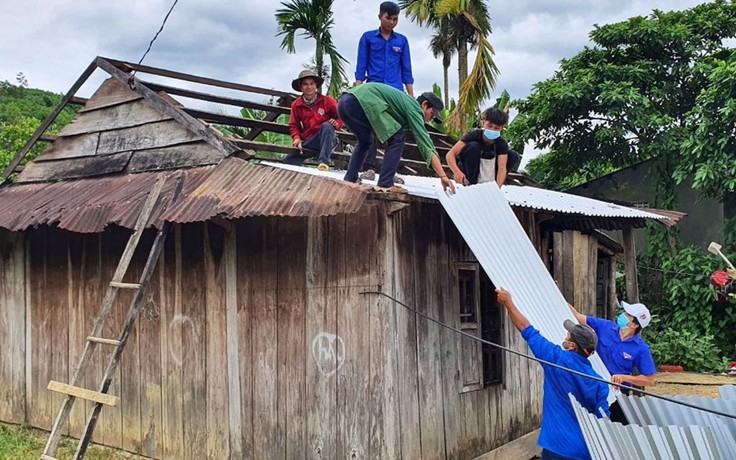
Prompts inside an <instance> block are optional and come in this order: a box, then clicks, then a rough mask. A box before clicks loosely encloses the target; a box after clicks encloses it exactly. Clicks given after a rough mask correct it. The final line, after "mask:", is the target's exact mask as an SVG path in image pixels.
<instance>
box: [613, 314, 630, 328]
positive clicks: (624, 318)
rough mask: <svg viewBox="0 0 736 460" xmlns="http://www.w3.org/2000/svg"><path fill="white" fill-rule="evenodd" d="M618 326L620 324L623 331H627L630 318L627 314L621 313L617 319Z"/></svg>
mask: <svg viewBox="0 0 736 460" xmlns="http://www.w3.org/2000/svg"><path fill="white" fill-rule="evenodd" d="M616 324H618V326H619V327H620V328H621V329H626V327H628V325H629V318H628V317H627V316H626V314H625V313H621V314H620V315H618V316H617V317H616Z"/></svg>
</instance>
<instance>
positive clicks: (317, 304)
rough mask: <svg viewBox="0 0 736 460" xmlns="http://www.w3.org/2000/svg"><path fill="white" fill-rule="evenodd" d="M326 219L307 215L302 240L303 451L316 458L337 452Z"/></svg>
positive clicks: (336, 359) (336, 361)
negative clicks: (304, 308) (304, 295)
mask: <svg viewBox="0 0 736 460" xmlns="http://www.w3.org/2000/svg"><path fill="white" fill-rule="evenodd" d="M332 219H334V218H332ZM329 220H330V218H327V217H321V218H311V219H309V222H308V225H307V241H306V245H307V256H306V285H307V311H306V338H307V347H306V361H307V363H308V364H307V366H306V389H305V396H306V400H307V403H306V425H307V427H306V428H307V432H306V437H307V439H306V442H307V447H306V457H307V458H316V459H331V458H337V456H338V455H337V446H336V441H337V440H336V401H337V376H336V375H335V374H336V372H337V369H338V367H339V365H340V363H341V362H342V360H341V359H340V356H343V355H338V352H339V351H344V348H340V349H338V343H339V342H338V338H337V335H336V328H337V315H336V312H337V310H336V307H337V303H336V302H335V300H336V298H337V287H336V282H337V280H336V279H335V277H334V275H335V269H334V267H331V265H330V260H331V259H330V255H331V254H334V250H333V247H332V246H331V243H332V242H333V239H332V235H331V234H330V233H329V229H330V225H329ZM343 236H344V234H343ZM338 244H340V245H341V244H342V242H340V243H338ZM337 247H341V246H337ZM331 268H332V270H331ZM330 275H332V276H330Z"/></svg>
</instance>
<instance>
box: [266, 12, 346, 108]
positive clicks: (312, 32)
mask: <svg viewBox="0 0 736 460" xmlns="http://www.w3.org/2000/svg"><path fill="white" fill-rule="evenodd" d="M333 1H334V0H291V1H289V2H281V6H283V8H281V9H279V10H277V11H276V22H278V29H277V30H278V33H277V34H276V36H277V37H278V36H283V39H282V40H281V48H282V49H286V51H287V52H288V53H295V52H296V47H295V46H294V37H295V35H296V33H297V31H298V30H302V33H301V35H304V36H306V37H309V38H313V39H314V40H315V41H316V49H315V52H314V62H315V67H316V69H315V72H316V73H317V75H320V76H323V77H324V76H326V75H325V74H326V73H327V72H326V70H325V69H326V67H327V66H325V63H324V56H325V55H327V56H329V58H330V66H329V68H330V69H331V73H330V76H329V81H330V86H329V88H328V89H327V94H330V95H332V96H336V95H338V93H339V90H340V88H341V87H342V86H344V84H345V82H347V76H346V75H345V64H346V63H347V61H345V58H343V57H342V56H341V55H340V53H338V52H337V48H335V44H334V43H333V42H332V34H331V33H330V29H331V28H332V26H333V25H334V20H333V18H332V4H333Z"/></svg>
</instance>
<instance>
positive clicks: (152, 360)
mask: <svg viewBox="0 0 736 460" xmlns="http://www.w3.org/2000/svg"><path fill="white" fill-rule="evenodd" d="M175 228H176V227H175ZM175 232H176V230H175V231H174V232H172V233H171V234H170V235H169V237H168V238H167V240H166V245H165V247H164V250H163V251H162V253H161V256H160V259H159V261H158V264H157V266H156V270H155V271H154V273H153V275H152V276H151V282H150V284H149V285H148V290H147V292H146V294H145V297H144V300H143V304H142V306H141V310H140V313H139V318H138V321H137V326H136V328H137V330H138V350H139V353H140V359H139V363H140V438H139V439H140V447H139V448H138V449H137V450H138V451H139V452H140V453H141V454H143V455H145V456H147V457H152V458H161V457H162V455H163V453H164V442H163V437H164V436H163V435H164V433H163V431H162V427H163V425H162V408H163V401H162V391H161V388H162V379H161V369H162V362H163V359H164V356H163V355H164V354H165V352H168V347H164V346H163V344H162V337H163V336H165V331H166V329H167V328H166V323H165V322H164V321H163V320H164V318H165V315H166V312H165V300H166V298H167V297H166V290H165V287H166V286H167V284H168V285H170V286H173V285H175V279H176V278H175V276H174V270H172V269H171V268H172V267H173V266H174V265H173V261H174V259H175V255H174V251H175V244H176V241H175V238H174V235H175ZM168 275H171V277H170V278H169V277H168ZM179 407H181V404H179Z"/></svg>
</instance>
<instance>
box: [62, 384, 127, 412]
mask: <svg viewBox="0 0 736 460" xmlns="http://www.w3.org/2000/svg"><path fill="white" fill-rule="evenodd" d="M48 389H49V390H51V391H55V392H57V393H63V394H65V395H69V396H74V397H76V398H82V399H86V400H88V401H93V402H96V403H100V404H105V405H107V406H118V405H119V404H120V398H118V397H117V396H112V395H108V394H105V393H100V392H99V391H92V390H88V389H86V388H80V387H75V386H73V385H67V384H66V383H61V382H57V381H55V380H52V381H50V382H49V386H48Z"/></svg>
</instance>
